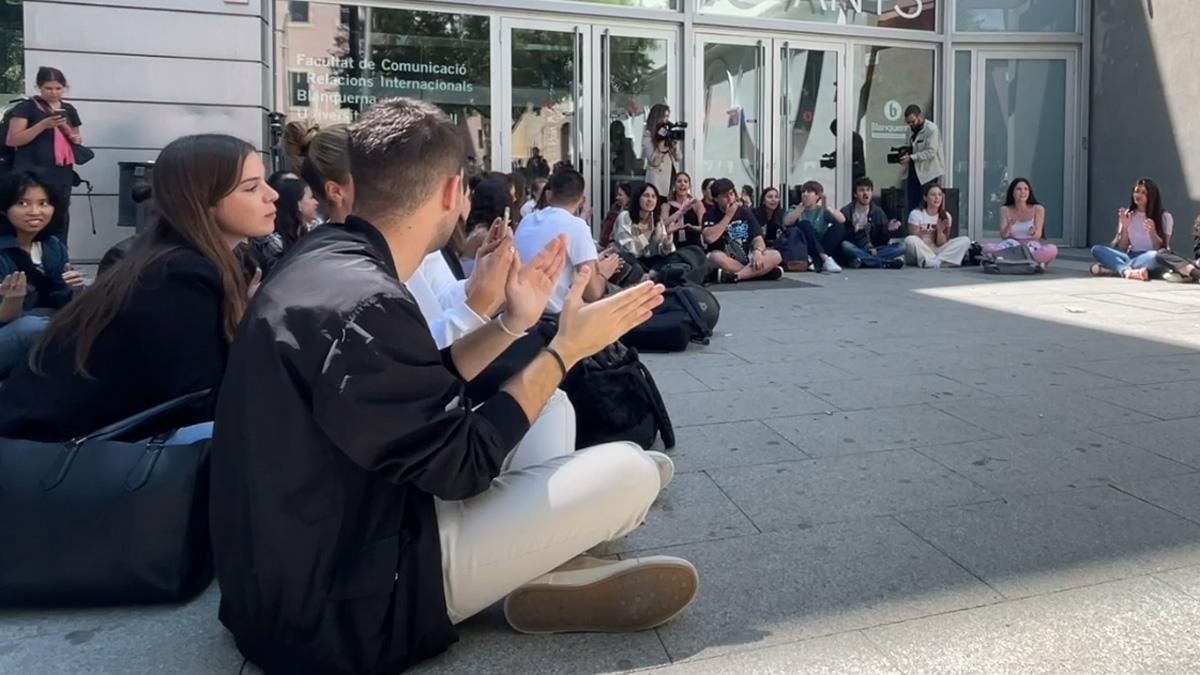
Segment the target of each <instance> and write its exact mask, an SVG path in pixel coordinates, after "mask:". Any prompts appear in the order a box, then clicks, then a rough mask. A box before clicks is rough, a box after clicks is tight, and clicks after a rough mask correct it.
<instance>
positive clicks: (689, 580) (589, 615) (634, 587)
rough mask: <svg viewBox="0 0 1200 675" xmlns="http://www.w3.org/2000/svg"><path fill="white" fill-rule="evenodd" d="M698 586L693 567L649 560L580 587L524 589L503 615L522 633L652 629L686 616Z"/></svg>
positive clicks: (515, 593) (511, 599)
mask: <svg viewBox="0 0 1200 675" xmlns="http://www.w3.org/2000/svg"><path fill="white" fill-rule="evenodd" d="M699 586H700V579H699V577H698V576H697V574H696V570H695V568H694V567H692V566H691V565H684V564H680V563H678V562H661V563H654V562H648V563H644V564H641V565H638V566H636V567H630V568H629V569H627V570H622V571H620V572H617V573H615V574H613V575H612V576H609V577H606V578H604V579H601V580H599V581H596V582H593V583H590V584H584V585H580V586H561V585H556V584H539V585H530V586H523V587H521V588H519V589H517V590H516V591H513V592H512V593H511V594H509V596H508V598H507V599H506V600H505V601H504V616H505V618H506V619H508V624H509V625H510V626H512V628H513V630H516V631H518V632H520V633H534V634H538V633H627V632H635V631H642V630H649V629H651V628H655V627H657V626H661V625H663V624H664V623H667V622H668V621H670V620H671V619H673V618H675V616H676V615H677V614H679V613H680V612H682V611H683V609H684V608H685V607H687V606H688V604H689V603H691V601H692V598H694V597H695V596H696V590H697V589H698V588H699Z"/></svg>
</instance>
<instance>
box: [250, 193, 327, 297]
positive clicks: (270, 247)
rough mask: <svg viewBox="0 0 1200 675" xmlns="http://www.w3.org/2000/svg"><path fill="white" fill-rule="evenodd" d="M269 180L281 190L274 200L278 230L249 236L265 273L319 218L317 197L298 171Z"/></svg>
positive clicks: (268, 271) (276, 227)
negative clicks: (258, 235) (261, 235)
mask: <svg viewBox="0 0 1200 675" xmlns="http://www.w3.org/2000/svg"><path fill="white" fill-rule="evenodd" d="M267 184H268V185H270V186H271V189H272V190H274V191H275V192H277V193H279V199H278V200H277V201H276V202H275V209H276V211H275V231H274V232H272V233H271V234H268V235H267V236H265V237H257V238H255V239H251V240H250V242H251V245H252V246H253V249H254V254H255V257H256V258H257V259H258V264H259V267H261V268H262V271H263V274H264V275H266V274H268V273H270V271H271V268H273V267H275V263H277V262H279V259H280V258H282V257H283V254H284V253H287V252H288V250H290V249H291V248H292V246H295V245H296V242H298V241H300V237H303V236H304V235H305V234H307V233H308V230H309V227H310V226H311V225H312V223H315V222H316V220H317V200H316V199H315V198H314V197H313V192H312V188H310V187H309V186H308V184H307V183H305V182H304V181H303V180H301V179H300V178H299V177H297V176H296V175H295V174H292V173H285V174H282V175H280V176H279V177H278V178H275V180H273V181H268V182H267Z"/></svg>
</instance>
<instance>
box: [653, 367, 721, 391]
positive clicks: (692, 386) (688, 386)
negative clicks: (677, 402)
mask: <svg viewBox="0 0 1200 675" xmlns="http://www.w3.org/2000/svg"><path fill="white" fill-rule="evenodd" d="M647 369H648V370H650V376H651V377H653V378H654V383H655V384H656V385H658V391H659V393H661V394H662V395H663V396H668V395H670V394H687V393H690V392H694V391H708V390H709V388H708V386H706V385H705V384H704V383H703V382H701V381H700V380H698V379H696V378H695V377H694V376H693V375H691V374H690V373H688V372H687V371H685V370H679V369H676V368H659V369H649V368H647Z"/></svg>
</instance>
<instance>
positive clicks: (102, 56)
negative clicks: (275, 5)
mask: <svg viewBox="0 0 1200 675" xmlns="http://www.w3.org/2000/svg"><path fill="white" fill-rule="evenodd" d="M24 5H25V46H26V52H25V64H26V79H27V83H26V85H27V87H28V92H27V93H32V92H33V91H34V90H35V88H34V76H35V75H36V74H37V69H38V67H39V66H43V65H50V66H55V67H57V68H60V69H62V71H63V72H64V73H66V75H67V79H68V81H70V83H71V88H70V91H69V92H68V94H69V99H70V101H71V102H72V103H73V104H74V105H75V106H76V107H77V108H78V109H79V115H80V117H81V118H82V119H83V128H82V132H83V138H84V143H85V144H87V145H88V146H89V147H91V148H92V149H93V150H95V151H96V159H94V160H92V161H91V162H90V163H88V164H87V165H86V166H82V167H79V173H80V175H81V176H83V177H84V178H86V179H87V180H89V181H91V182H92V185H93V186H94V192H93V195H92V206H93V208H94V210H95V226H96V234H94V235H93V234H92V216H91V214H90V213H89V209H88V200H87V198H86V197H85V196H83V194H84V193H83V192H82V191H81V190H82V188H76V193H75V196H74V197H73V199H72V203H71V232H70V241H69V246H70V248H71V255H72V257H73V258H75V259H76V260H81V261H85V260H96V259H99V258H100V256H101V255H103V254H104V251H105V250H107V248H108V247H109V246H111V245H112V244H114V243H116V242H117V241H119V240H121V239H123V238H125V237H127V236H129V235H130V234H132V233H133V232H132V229H131V228H130V229H125V228H118V227H116V221H117V178H118V173H117V162H119V161H131V160H132V161H136V160H148V159H154V158H155V157H156V156H157V155H158V152H159V150H161V149H162V147H163V146H164V145H166V144H167V143H169V142H170V141H171V140H172V139H174V138H176V137H178V136H182V135H184V134H190V133H202V132H223V133H229V134H233V135H235V136H238V137H240V138H244V139H246V140H247V141H250V142H251V143H253V144H254V145H255V147H257V148H259V149H262V146H263V142H264V135H265V134H264V130H265V122H264V120H265V113H266V108H265V105H266V104H267V103H268V102H269V100H270V94H271V92H270V87H271V78H270V72H269V69H268V65H269V58H270V56H269V55H270V49H269V46H268V45H269V44H270V42H269V40H270V31H269V27H268V17H269V16H270V5H269V2H268V0H116V1H113V2H109V1H107V0H70V2H60V1H58V0H25V3H24Z"/></svg>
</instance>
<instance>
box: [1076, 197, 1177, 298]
mask: <svg viewBox="0 0 1200 675" xmlns="http://www.w3.org/2000/svg"><path fill="white" fill-rule="evenodd" d="M1174 229H1175V219H1174V218H1173V217H1172V216H1171V212H1170V211H1167V210H1166V209H1165V208H1163V200H1162V193H1161V192H1160V191H1159V189H1158V184H1157V183H1155V182H1154V181H1153V180H1151V179H1149V178H1139V179H1138V181H1137V183H1135V184H1134V186H1133V199H1132V200H1131V201H1130V203H1129V208H1122V209H1120V210H1118V211H1117V235H1116V236H1115V237H1113V240H1112V242H1110V244H1109V245H1108V246H1093V247H1092V257H1093V258H1095V259H1096V260H1097V261H1099V262H1097V263H1096V264H1094V265H1092V274H1093V275H1094V276H1098V277H1111V276H1121V277H1125V278H1126V279H1134V280H1136V281H1147V280H1149V279H1150V275H1151V274H1153V273H1155V272H1157V271H1158V270H1159V263H1158V250H1159V249H1169V248H1171V232H1172V231H1173V230H1174Z"/></svg>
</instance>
